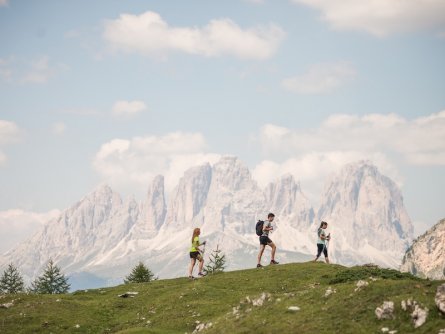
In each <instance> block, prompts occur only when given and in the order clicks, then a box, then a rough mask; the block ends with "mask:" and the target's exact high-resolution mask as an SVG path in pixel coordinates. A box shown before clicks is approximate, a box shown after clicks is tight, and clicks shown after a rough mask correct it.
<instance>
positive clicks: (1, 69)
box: [0, 56, 68, 84]
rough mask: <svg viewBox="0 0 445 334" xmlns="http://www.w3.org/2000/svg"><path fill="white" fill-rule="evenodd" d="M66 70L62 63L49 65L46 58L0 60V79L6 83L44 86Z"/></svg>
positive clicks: (9, 58)
mask: <svg viewBox="0 0 445 334" xmlns="http://www.w3.org/2000/svg"><path fill="white" fill-rule="evenodd" d="M67 69H68V66H67V65H65V64H62V63H58V64H54V63H50V61H49V57H48V56H42V57H40V58H36V59H33V60H31V61H29V60H25V59H22V58H18V57H15V56H9V57H8V58H3V59H1V58H0V78H1V79H3V80H4V81H6V82H18V83H34V84H44V83H47V82H48V81H49V79H51V78H53V77H55V76H56V75H58V74H59V73H61V72H63V71H65V70H67Z"/></svg>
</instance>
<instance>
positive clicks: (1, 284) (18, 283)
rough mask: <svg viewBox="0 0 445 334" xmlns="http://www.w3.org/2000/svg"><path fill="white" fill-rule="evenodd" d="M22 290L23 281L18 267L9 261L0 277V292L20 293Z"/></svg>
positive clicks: (23, 286) (23, 287) (23, 288)
mask: <svg viewBox="0 0 445 334" xmlns="http://www.w3.org/2000/svg"><path fill="white" fill-rule="evenodd" d="M24 290H25V284H24V282H23V277H22V275H21V274H20V272H19V271H18V269H17V268H16V267H15V266H14V265H13V264H12V263H10V264H9V265H8V268H7V269H6V270H5V271H4V272H3V275H2V277H1V278H0V292H1V293H20V292H24Z"/></svg>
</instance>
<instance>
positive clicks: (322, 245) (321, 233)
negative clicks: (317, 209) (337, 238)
mask: <svg viewBox="0 0 445 334" xmlns="http://www.w3.org/2000/svg"><path fill="white" fill-rule="evenodd" d="M327 227H328V223H326V222H324V221H322V222H321V224H320V227H319V228H318V232H317V234H318V240H317V256H316V257H315V259H314V262H316V261H317V260H318V258H319V257H320V255H321V253H323V254H324V258H325V260H326V263H329V257H328V245H327V243H326V242H327V241H329V240H331V234H330V233H329V234H328V235H326V228H327Z"/></svg>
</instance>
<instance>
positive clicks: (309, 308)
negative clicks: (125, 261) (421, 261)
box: [0, 263, 445, 334]
mask: <svg viewBox="0 0 445 334" xmlns="http://www.w3.org/2000/svg"><path fill="white" fill-rule="evenodd" d="M371 275H372V276H373V277H374V278H377V280H375V281H374V280H371V279H369V277H370V276H371ZM359 279H365V280H366V281H368V282H369V285H368V286H365V287H364V288H362V289H361V290H359V291H354V290H355V289H356V283H357V281H358V280H359ZM441 283H443V281H427V280H420V279H416V278H414V277H412V276H410V275H408V274H401V273H399V272H396V271H389V270H381V269H378V268H369V267H354V268H345V267H342V266H338V265H326V264H324V263H296V264H287V265H278V266H269V267H265V268H264V269H251V270H242V271H233V272H227V273H221V274H216V275H214V276H210V277H205V278H201V279H199V280H194V281H190V280H189V279H187V278H178V279H171V280H159V281H154V282H150V283H146V284H129V285H120V286H117V287H113V288H103V289H97V290H88V291H76V292H74V293H71V294H66V295H13V296H10V295H9V296H3V297H0V298H1V299H0V304H3V303H7V302H10V301H11V300H14V306H12V307H10V308H8V309H4V308H1V309H0V333H186V332H187V333H192V332H193V330H194V329H195V328H196V326H197V321H199V322H200V323H209V322H211V323H212V327H210V328H208V329H206V330H204V331H202V333H317V334H319V333H354V334H356V333H381V328H383V327H387V328H388V329H389V330H397V331H398V333H438V332H439V329H441V328H445V317H444V316H442V315H440V314H439V312H438V310H437V308H436V306H435V304H434V295H435V292H436V288H437V286H438V285H439V284H441ZM328 287H331V290H332V291H335V293H332V294H331V295H329V296H327V297H325V293H326V290H327V289H328ZM127 291H136V292H138V294H137V295H136V296H135V297H134V298H120V297H118V296H117V295H119V294H122V293H124V292H127ZM262 292H266V293H269V294H270V297H268V298H266V300H265V301H264V304H263V305H262V306H253V305H252V303H251V302H248V301H247V300H246V297H247V296H249V297H250V300H251V301H252V300H255V299H257V298H258V297H260V296H261V294H262ZM408 298H413V299H415V300H416V301H418V302H419V303H421V304H422V305H424V306H426V307H428V309H429V310H430V312H429V314H428V318H427V321H426V323H425V324H424V325H423V326H421V327H420V328H417V329H414V327H413V325H412V323H411V318H410V315H409V313H408V312H405V311H403V310H402V308H401V306H400V302H401V301H402V300H404V299H405V300H406V299H408ZM385 300H392V301H394V304H395V312H394V315H395V319H393V320H377V318H376V316H375V314H374V310H375V308H376V307H377V306H380V305H381V304H382V303H383V301H385ZM289 306H298V307H299V308H300V310H299V311H295V312H292V311H289V310H288V307H289Z"/></svg>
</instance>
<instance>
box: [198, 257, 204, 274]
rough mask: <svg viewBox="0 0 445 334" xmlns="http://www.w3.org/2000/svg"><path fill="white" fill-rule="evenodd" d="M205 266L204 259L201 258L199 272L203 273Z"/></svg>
mask: <svg viewBox="0 0 445 334" xmlns="http://www.w3.org/2000/svg"><path fill="white" fill-rule="evenodd" d="M203 266H204V259H202V258H201V260H200V261H199V272H200V273H202V267H203Z"/></svg>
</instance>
